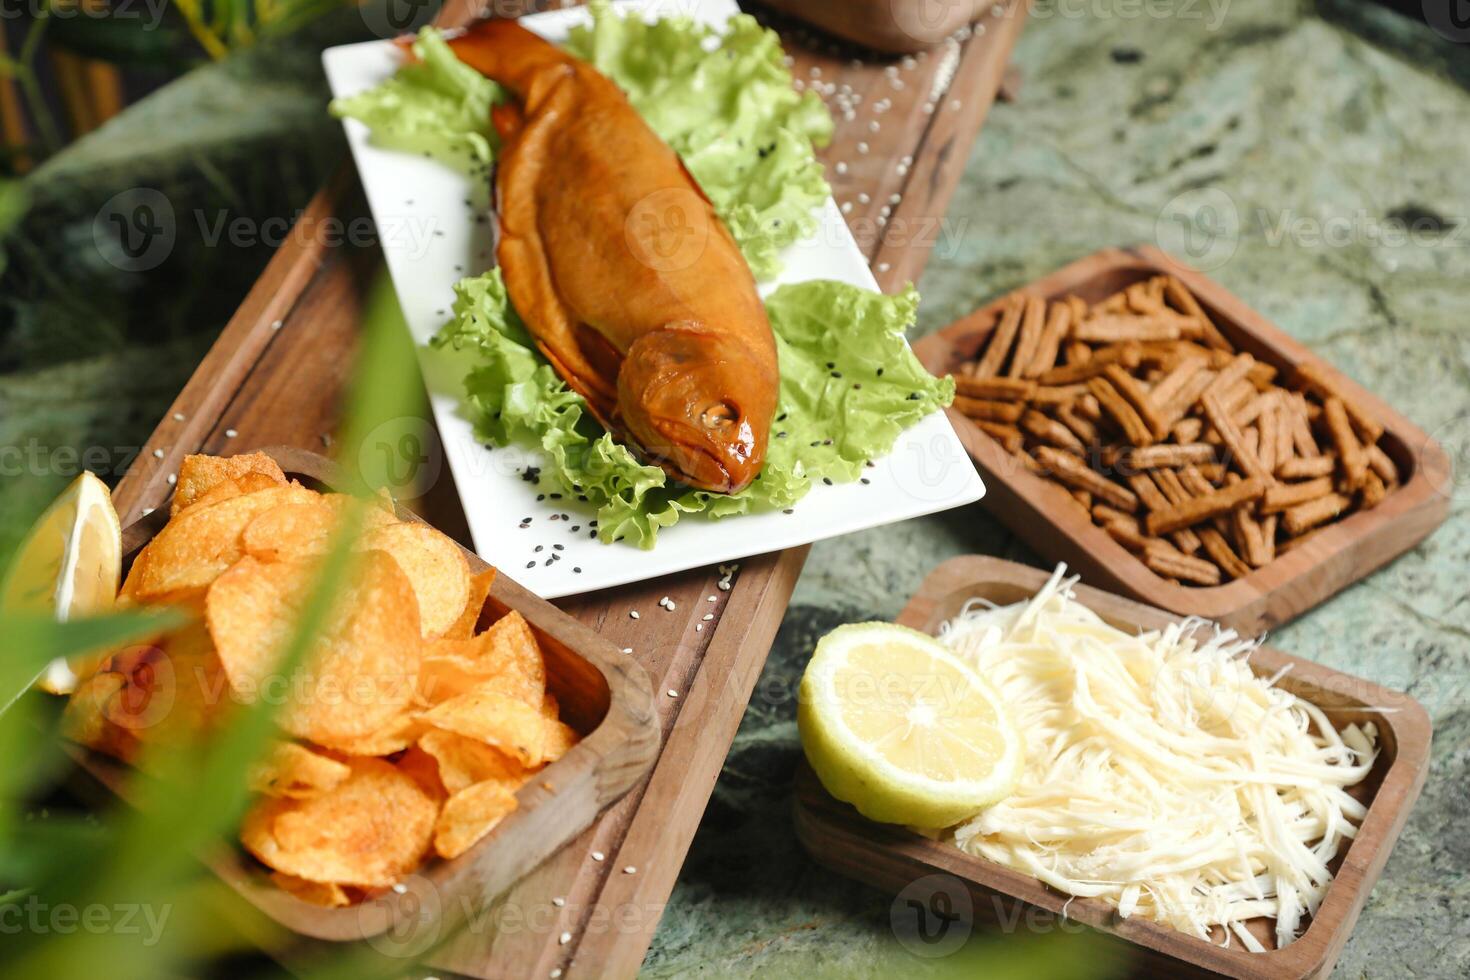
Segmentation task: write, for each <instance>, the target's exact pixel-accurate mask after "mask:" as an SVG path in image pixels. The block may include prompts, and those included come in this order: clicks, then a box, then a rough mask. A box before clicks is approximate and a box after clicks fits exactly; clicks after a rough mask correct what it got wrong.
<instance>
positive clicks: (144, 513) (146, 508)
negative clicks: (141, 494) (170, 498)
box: [143, 507, 156, 517]
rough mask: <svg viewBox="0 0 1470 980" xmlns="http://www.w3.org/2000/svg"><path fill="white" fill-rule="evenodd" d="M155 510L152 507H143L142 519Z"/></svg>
mask: <svg viewBox="0 0 1470 980" xmlns="http://www.w3.org/2000/svg"><path fill="white" fill-rule="evenodd" d="M155 509H156V508H153V507H144V508H143V516H144V517H147V516H148V515H149V514H151V513H153V511H154V510H155Z"/></svg>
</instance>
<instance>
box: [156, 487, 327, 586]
mask: <svg viewBox="0 0 1470 980" xmlns="http://www.w3.org/2000/svg"><path fill="white" fill-rule="evenodd" d="M315 496H316V494H314V493H312V491H310V490H306V489H303V488H302V487H291V486H281V487H273V488H271V489H269V490H261V491H258V492H256V493H248V494H243V495H241V496H239V497H232V498H231V499H229V500H222V501H220V502H219V503H217V504H211V505H210V506H208V507H201V508H199V509H197V510H196V509H194V508H192V507H191V508H190V509H189V510H188V511H187V512H185V513H183V514H180V515H179V516H178V517H176V518H174V519H173V520H171V521H169V522H168V525H167V526H166V527H165V528H164V529H163V530H162V531H160V532H158V536H157V537H155V538H154V539H153V540H152V541H150V542H149V543H148V546H147V547H146V548H144V549H143V551H142V553H141V554H140V555H139V556H138V559H137V562H136V563H135V564H134V576H136V584H133V583H132V582H130V583H129V586H130V588H129V594H130V595H132V596H134V597H135V598H137V599H139V600H142V601H145V602H160V601H165V600H167V599H172V598H177V597H179V596H182V595H190V594H192V593H195V592H197V591H198V590H200V589H205V588H208V587H209V584H210V583H211V582H213V581H214V580H215V579H216V578H218V577H219V575H220V574H221V573H222V572H224V571H225V569H227V568H229V567H230V566H231V565H233V564H234V563H235V562H237V561H239V560H240V558H241V557H242V556H243V555H244V549H243V547H242V545H241V541H240V537H241V535H242V533H243V532H244V530H245V528H246V526H247V525H249V523H250V522H251V521H252V520H254V518H255V517H256V515H258V514H261V513H264V512H265V511H267V510H270V509H271V508H272V507H276V506H279V505H280V504H283V503H289V502H292V501H299V500H310V499H312V498H314V497H315ZM140 565H141V568H140V567H139V566H140Z"/></svg>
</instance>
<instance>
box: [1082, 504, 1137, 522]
mask: <svg viewBox="0 0 1470 980" xmlns="http://www.w3.org/2000/svg"><path fill="white" fill-rule="evenodd" d="M1092 519H1093V520H1095V521H1097V522H1098V523H1099V524H1106V523H1107V522H1108V521H1122V522H1123V523H1125V524H1132V525H1133V526H1134V527H1137V526H1138V518H1136V517H1134V516H1133V515H1132V514H1125V513H1123V512H1122V511H1121V510H1119V509H1118V508H1116V507H1114V506H1113V505H1112V504H1093V505H1092Z"/></svg>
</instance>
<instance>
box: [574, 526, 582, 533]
mask: <svg viewBox="0 0 1470 980" xmlns="http://www.w3.org/2000/svg"><path fill="white" fill-rule="evenodd" d="M580 530H582V525H580V524H573V525H572V533H573V534H576V533H577V532H578V531H580Z"/></svg>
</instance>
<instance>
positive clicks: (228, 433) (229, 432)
mask: <svg viewBox="0 0 1470 980" xmlns="http://www.w3.org/2000/svg"><path fill="white" fill-rule="evenodd" d="M239 434H240V432H239V430H238V429H226V430H225V438H226V439H233V438H235V437H236V436H238V435H239Z"/></svg>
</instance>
